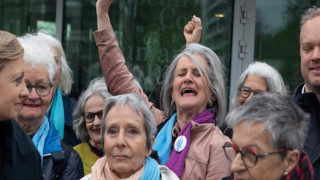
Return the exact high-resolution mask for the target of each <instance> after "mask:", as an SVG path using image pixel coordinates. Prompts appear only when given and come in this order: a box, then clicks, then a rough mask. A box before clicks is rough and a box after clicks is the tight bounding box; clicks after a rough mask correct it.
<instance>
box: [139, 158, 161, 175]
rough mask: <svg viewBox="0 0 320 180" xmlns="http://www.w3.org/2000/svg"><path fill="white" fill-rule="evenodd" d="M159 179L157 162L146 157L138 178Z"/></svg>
mask: <svg viewBox="0 0 320 180" xmlns="http://www.w3.org/2000/svg"><path fill="white" fill-rule="evenodd" d="M159 179H160V169H159V166H158V163H157V161H155V160H154V159H152V158H151V157H148V158H147V160H146V165H145V166H144V170H143V174H142V176H141V178H140V180H159Z"/></svg>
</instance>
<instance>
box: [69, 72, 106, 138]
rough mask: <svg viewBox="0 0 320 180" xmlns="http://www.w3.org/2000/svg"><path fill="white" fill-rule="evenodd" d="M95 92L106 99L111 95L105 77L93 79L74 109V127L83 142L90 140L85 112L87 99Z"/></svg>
mask: <svg viewBox="0 0 320 180" xmlns="http://www.w3.org/2000/svg"><path fill="white" fill-rule="evenodd" d="M95 94H99V95H100V96H101V97H102V98H103V99H104V100H105V99H106V98H107V97H110V96H111V94H110V93H109V92H108V88H107V85H106V82H105V80H104V78H103V77H100V78H95V79H93V80H91V82H90V83H89V85H88V88H87V89H86V90H85V91H84V92H83V93H82V94H81V95H80V97H79V101H78V103H77V106H76V107H75V109H74V111H73V119H74V121H73V129H74V131H75V133H76V136H77V138H78V139H80V141H81V142H88V141H89V139H90V135H89V133H88V130H87V128H86V122H85V119H84V117H83V113H84V108H85V106H86V103H87V100H88V99H89V98H90V97H91V96H93V95H95Z"/></svg>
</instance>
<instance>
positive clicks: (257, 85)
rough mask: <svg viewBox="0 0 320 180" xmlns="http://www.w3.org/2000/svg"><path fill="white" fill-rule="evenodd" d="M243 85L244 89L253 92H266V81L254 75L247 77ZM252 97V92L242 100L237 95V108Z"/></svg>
mask: <svg viewBox="0 0 320 180" xmlns="http://www.w3.org/2000/svg"><path fill="white" fill-rule="evenodd" d="M243 85H244V86H246V87H249V88H250V89H252V90H254V91H257V90H258V91H262V92H267V91H268V87H267V82H266V80H265V79H263V78H261V77H260V76H258V75H256V74H250V75H248V76H247V78H246V81H245V82H244V84H243ZM252 97H253V92H251V94H250V95H249V96H248V97H247V98H244V97H242V96H241V95H240V94H239V102H238V103H239V106H241V105H243V104H244V103H246V102H247V101H249V100H250V99H251V98H252Z"/></svg>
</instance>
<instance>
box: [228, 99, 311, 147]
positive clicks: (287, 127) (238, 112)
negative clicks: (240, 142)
mask: <svg viewBox="0 0 320 180" xmlns="http://www.w3.org/2000/svg"><path fill="white" fill-rule="evenodd" d="M226 122H227V124H228V125H230V126H231V127H233V126H234V125H235V124H240V123H246V124H248V128H250V127H251V126H252V125H253V124H254V123H263V125H264V130H266V131H267V132H268V134H269V137H270V140H271V141H270V142H271V143H272V144H271V145H272V146H273V147H274V148H277V149H298V150H302V148H303V144H304V141H305V139H306V136H307V132H308V125H309V115H308V114H307V113H305V112H304V111H303V110H302V109H300V108H299V107H298V106H297V105H296V104H295V103H294V102H293V101H292V99H291V98H290V97H289V96H283V95H280V94H275V93H263V94H258V95H256V96H253V97H252V99H251V100H250V101H248V102H247V103H245V104H244V105H242V106H239V107H237V108H235V109H234V110H232V111H231V112H230V113H229V114H228V116H227V117H226Z"/></svg>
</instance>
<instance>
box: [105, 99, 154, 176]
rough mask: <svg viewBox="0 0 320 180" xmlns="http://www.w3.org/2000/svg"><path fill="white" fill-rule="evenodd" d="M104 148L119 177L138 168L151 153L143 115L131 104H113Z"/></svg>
mask: <svg viewBox="0 0 320 180" xmlns="http://www.w3.org/2000/svg"><path fill="white" fill-rule="evenodd" d="M105 121H106V124H105V134H104V150H105V154H106V156H107V158H108V164H109V167H110V170H111V171H112V172H113V173H114V174H115V175H116V176H118V177H120V178H127V177H129V176H131V175H132V174H134V173H135V172H136V171H138V170H139V169H140V168H141V167H142V165H143V163H144V162H145V159H146V157H148V156H149V155H150V153H151V149H148V147H147V136H146V132H145V129H144V126H143V115H142V114H141V113H139V114H137V113H136V112H134V111H132V110H131V108H130V107H129V106H128V105H124V106H122V107H116V106H114V107H112V108H111V109H110V110H109V112H108V114H107V116H106V120H105Z"/></svg>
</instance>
